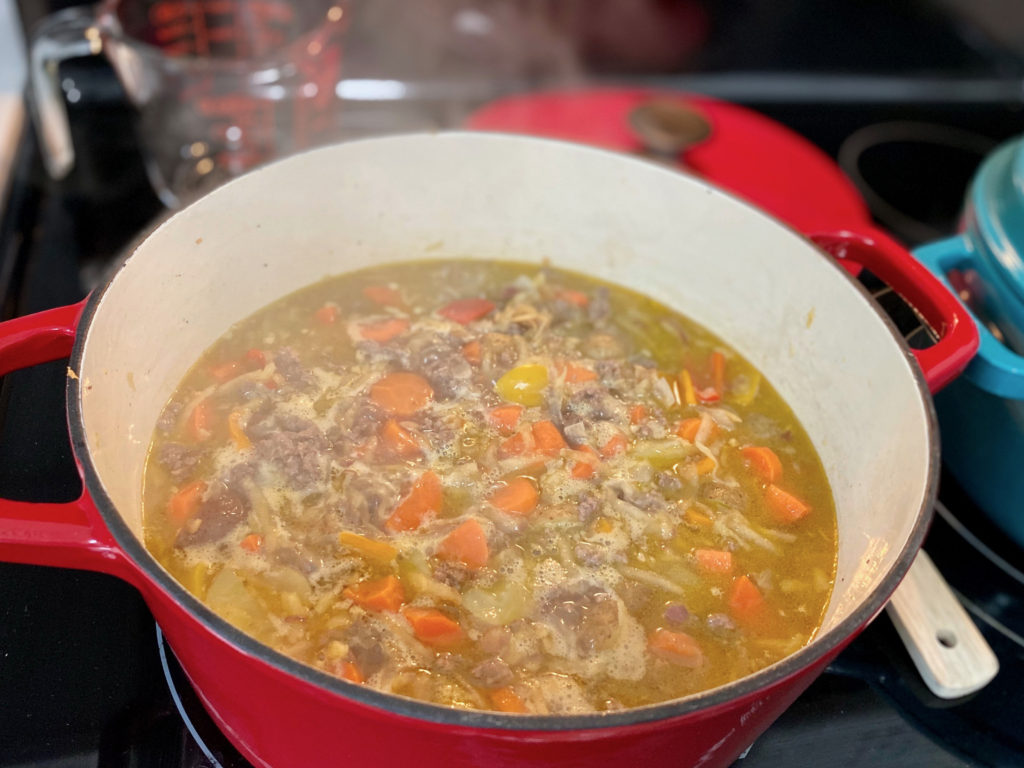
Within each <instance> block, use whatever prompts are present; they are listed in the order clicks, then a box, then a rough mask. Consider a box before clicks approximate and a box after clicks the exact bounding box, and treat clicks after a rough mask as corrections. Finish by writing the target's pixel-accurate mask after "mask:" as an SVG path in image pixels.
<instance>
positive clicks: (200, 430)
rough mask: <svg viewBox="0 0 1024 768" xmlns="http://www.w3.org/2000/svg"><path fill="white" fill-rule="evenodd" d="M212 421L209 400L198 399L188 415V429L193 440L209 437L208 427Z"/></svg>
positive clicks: (207, 438)
mask: <svg viewBox="0 0 1024 768" xmlns="http://www.w3.org/2000/svg"><path fill="white" fill-rule="evenodd" d="M212 421H213V409H212V408H211V407H210V401H209V400H200V401H199V402H198V403H196V407H195V408H193V409H192V413H190V414H189V416H188V431H189V434H191V435H192V439H193V440H197V441H202V440H209V439H210V427H211V422H212Z"/></svg>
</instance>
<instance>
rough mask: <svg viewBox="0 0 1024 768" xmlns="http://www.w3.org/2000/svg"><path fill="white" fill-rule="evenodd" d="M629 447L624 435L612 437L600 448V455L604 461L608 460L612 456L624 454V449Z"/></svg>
mask: <svg viewBox="0 0 1024 768" xmlns="http://www.w3.org/2000/svg"><path fill="white" fill-rule="evenodd" d="M628 445H629V441H628V440H627V439H626V436H625V435H613V436H612V437H610V438H608V442H607V443H605V444H604V445H602V446H601V455H602V456H604V457H605V458H606V459H610V458H611V457H612V456H618V455H619V454H620V453H625V452H626V447H627V446H628Z"/></svg>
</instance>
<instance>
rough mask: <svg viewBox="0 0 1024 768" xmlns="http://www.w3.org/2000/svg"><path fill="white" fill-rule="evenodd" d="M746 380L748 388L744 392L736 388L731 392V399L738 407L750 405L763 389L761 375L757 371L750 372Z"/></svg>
mask: <svg viewBox="0 0 1024 768" xmlns="http://www.w3.org/2000/svg"><path fill="white" fill-rule="evenodd" d="M746 379H747V381H746V386H745V387H744V388H743V389H742V390H736V389H735V387H734V388H733V389H732V390H730V393H729V394H730V398H729V399H730V400H731V401H732V402H734V403H736V405H750V404H751V403H752V402H754V398H755V397H757V392H758V390H759V389H760V388H761V374H760V373H758V372H757V371H750V372H749V373H748V374H747V377H746Z"/></svg>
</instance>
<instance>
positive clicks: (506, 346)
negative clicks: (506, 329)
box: [480, 333, 519, 370]
mask: <svg viewBox="0 0 1024 768" xmlns="http://www.w3.org/2000/svg"><path fill="white" fill-rule="evenodd" d="M480 345H481V348H482V352H483V356H484V357H485V358H489V359H490V360H491V361H492V365H493V366H494V367H495V368H498V369H501V370H508V369H509V368H513V367H514V366H515V364H516V363H517V362H518V361H519V344H518V343H516V340H515V339H514V338H513V337H512V336H509V335H508V334H505V333H487V334H485V335H484V337H483V338H482V339H481V340H480Z"/></svg>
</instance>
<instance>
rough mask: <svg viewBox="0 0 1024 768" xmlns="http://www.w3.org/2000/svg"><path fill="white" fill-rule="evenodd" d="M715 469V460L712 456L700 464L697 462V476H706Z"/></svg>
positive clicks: (706, 457) (705, 458)
mask: <svg viewBox="0 0 1024 768" xmlns="http://www.w3.org/2000/svg"><path fill="white" fill-rule="evenodd" d="M714 468H715V460H714V459H712V458H711V457H710V456H705V457H704V458H703V459H701V460H700V461H699V462H697V474H698V475H706V474H707V473H708V472H710V471H711V470H713V469H714Z"/></svg>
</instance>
